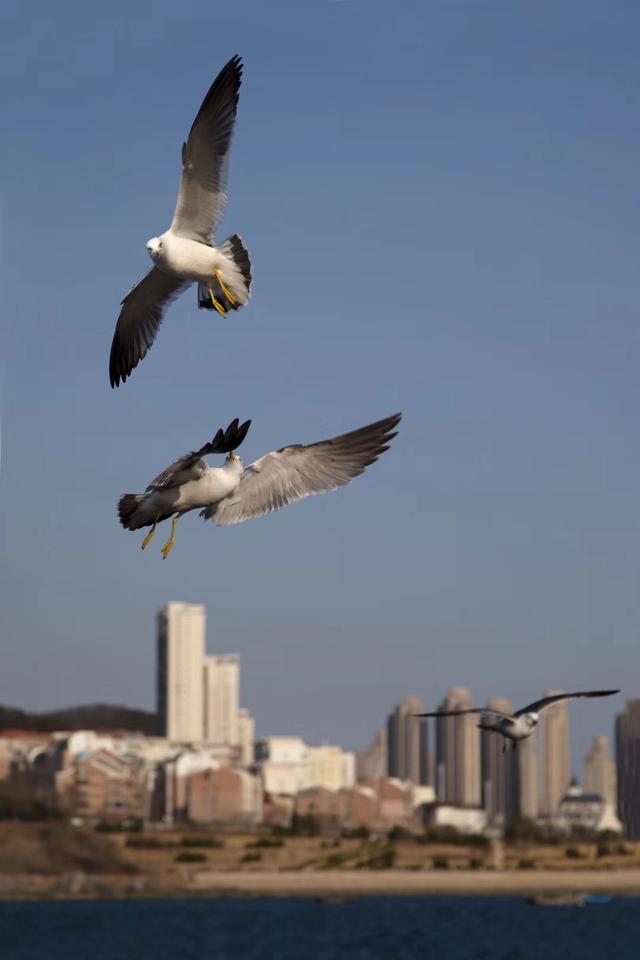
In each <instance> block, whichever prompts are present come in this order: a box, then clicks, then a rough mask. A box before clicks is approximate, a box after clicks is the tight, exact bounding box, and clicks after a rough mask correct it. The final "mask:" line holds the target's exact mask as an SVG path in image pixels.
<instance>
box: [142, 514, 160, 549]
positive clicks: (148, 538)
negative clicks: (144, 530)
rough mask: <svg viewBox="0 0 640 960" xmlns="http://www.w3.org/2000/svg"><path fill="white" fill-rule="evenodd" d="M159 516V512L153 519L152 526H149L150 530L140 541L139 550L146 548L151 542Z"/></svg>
mask: <svg viewBox="0 0 640 960" xmlns="http://www.w3.org/2000/svg"><path fill="white" fill-rule="evenodd" d="M159 517H160V514H158V516H157V517H156V518H155V520H154V521H153V526H152V527H151V530H149V533H148V534H147V535H146V537H145V538H144V540H143V541H142V544H141V547H140V549H141V550H146V549H147V547H148V546H149V544H150V543H151V541H152V540H153V535H154V533H155V532H156V527H157V526H158V518H159Z"/></svg>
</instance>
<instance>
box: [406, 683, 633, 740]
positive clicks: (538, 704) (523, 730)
mask: <svg viewBox="0 0 640 960" xmlns="http://www.w3.org/2000/svg"><path fill="white" fill-rule="evenodd" d="M614 693H620V691H619V690H583V691H580V692H579V693H552V694H550V695H549V696H548V697H543V698H542V700H534V702H533V703H529V704H528V705H527V706H526V707H522V709H521V710H516V712H515V713H514V714H510V713H503V712H502V711H501V710H494V709H493V707H471V708H469V709H467V710H435V711H434V712H433V713H416V714H414V716H416V717H456V716H460V715H461V714H463V713H480V714H482V717H481V722H480V723H479V724H478V726H479V727H480V729H481V730H492V731H494V732H495V733H499V734H501V735H502V736H503V737H505V738H506V739H507V740H511V741H512V749H513V750H515V749H516V746H517V744H518V741H519V740H526V738H527V737H530V736H531V734H532V733H533V731H534V730H535V728H536V727H537V726H538V720H539V719H540V718H539V716H538V715H539V713H540V711H541V710H544V708H545V707H548V706H550V705H551V704H552V703H557V702H558V701H559V700H575V699H576V698H577V697H611V696H613V694H614ZM492 718H494V719H493V720H492ZM506 749H507V745H506V743H505V744H503V747H502V752H503V753H504V751H505V750H506Z"/></svg>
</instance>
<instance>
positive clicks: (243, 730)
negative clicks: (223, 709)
mask: <svg viewBox="0 0 640 960" xmlns="http://www.w3.org/2000/svg"><path fill="white" fill-rule="evenodd" d="M255 742H256V722H255V720H254V719H253V717H252V716H251V714H250V713H249V711H248V710H247V709H245V707H240V710H239V711H238V743H239V746H240V763H241V764H242V766H243V767H250V766H251V765H252V763H253V761H254V759H255V757H254V754H255Z"/></svg>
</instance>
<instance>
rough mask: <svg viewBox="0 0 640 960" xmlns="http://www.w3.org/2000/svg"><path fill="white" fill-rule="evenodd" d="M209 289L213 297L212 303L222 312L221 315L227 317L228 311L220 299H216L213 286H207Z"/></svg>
mask: <svg viewBox="0 0 640 960" xmlns="http://www.w3.org/2000/svg"><path fill="white" fill-rule="evenodd" d="M207 289H208V291H209V296H210V297H211V303H212V304H213V306H214V307H215V309H216V310H217V311H218V313H219V314H220V316H221V317H225V316H226V313H225V309H224V307H223V306H222V304H221V303H220V301H219V300H216V298H215V297H214V295H213V290H212V289H211V287H207Z"/></svg>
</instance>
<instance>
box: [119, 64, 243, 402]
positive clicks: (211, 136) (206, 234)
mask: <svg viewBox="0 0 640 960" xmlns="http://www.w3.org/2000/svg"><path fill="white" fill-rule="evenodd" d="M241 79H242V61H241V59H240V57H232V58H231V60H229V62H228V63H227V65H226V66H225V67H223V68H222V70H221V71H220V73H219V74H218V76H217V77H216V79H215V80H214V82H213V84H212V85H211V88H210V89H209V92H208V93H207V95H206V97H205V98H204V100H203V101H202V105H201V107H200V109H199V111H198V115H197V116H196V118H195V120H194V121H193V125H192V127H191V131H190V133H189V136H188V138H187V142H186V143H184V144H183V145H182V176H181V179H180V189H179V191H178V200H177V203H176V209H175V212H174V215H173V220H172V222H171V226H170V227H169V229H168V230H166V231H165V232H164V233H163V234H162V235H161V236H159V237H152V239H151V240H149V242H148V243H147V250H148V252H149V256H150V257H151V259H152V260H153V263H154V266H153V267H152V269H151V270H150V271H149V273H147V274H146V276H144V277H143V278H142V280H139V281H138V283H137V284H136V285H135V287H133V289H132V290H131V291H130V292H129V293H128V294H127V295H126V297H125V298H124V300H123V301H122V309H121V311H120V316H119V317H118V322H117V324H116V330H115V333H114V335H113V342H112V344H111V355H110V357H109V379H110V381H111V386H112V387H117V386H118V385H119V384H120V383H121V382H122V383H124V381H125V380H126V379H127V377H128V376H130V375H131V372H132V370H133V369H134V368H135V367H137V365H138V363H139V362H140V361H141V360H142V359H143V358H144V357H145V355H146V353H147V351H148V350H149V348H150V346H151V344H152V343H153V341H154V339H155V336H156V333H157V332H158V327H159V326H160V324H161V322H162V319H163V317H164V314H165V312H166V310H167V308H168V307H169V305H170V304H171V302H172V301H173V300H175V299H176V297H178V296H179V295H180V294H181V293H182V292H183V291H184V290H186V289H187V287H189V286H191V284H192V283H197V284H198V306H199V307H201V308H203V309H209V310H217V312H218V313H219V314H220V315H221V316H223V317H224V316H225V315H226V313H227V311H228V310H237V309H238V307H241V306H243V305H244V304H245V303H247V301H248V300H249V296H250V289H251V262H250V260H249V254H248V253H247V250H246V248H245V246H244V244H243V242H242V240H241V239H240V237H239V236H237V235H236V234H233V236H231V237H229V238H228V239H227V240H224V241H223V242H222V243H221V244H219V245H217V246H214V244H213V232H214V230H215V228H216V226H217V225H218V223H219V222H220V220H221V219H222V214H223V212H224V207H225V203H226V199H227V197H226V193H225V184H226V174H227V159H228V153H229V145H230V143H231V134H232V132H233V125H234V121H235V118H236V110H237V107H238V91H239V89H240V81H241Z"/></svg>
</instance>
